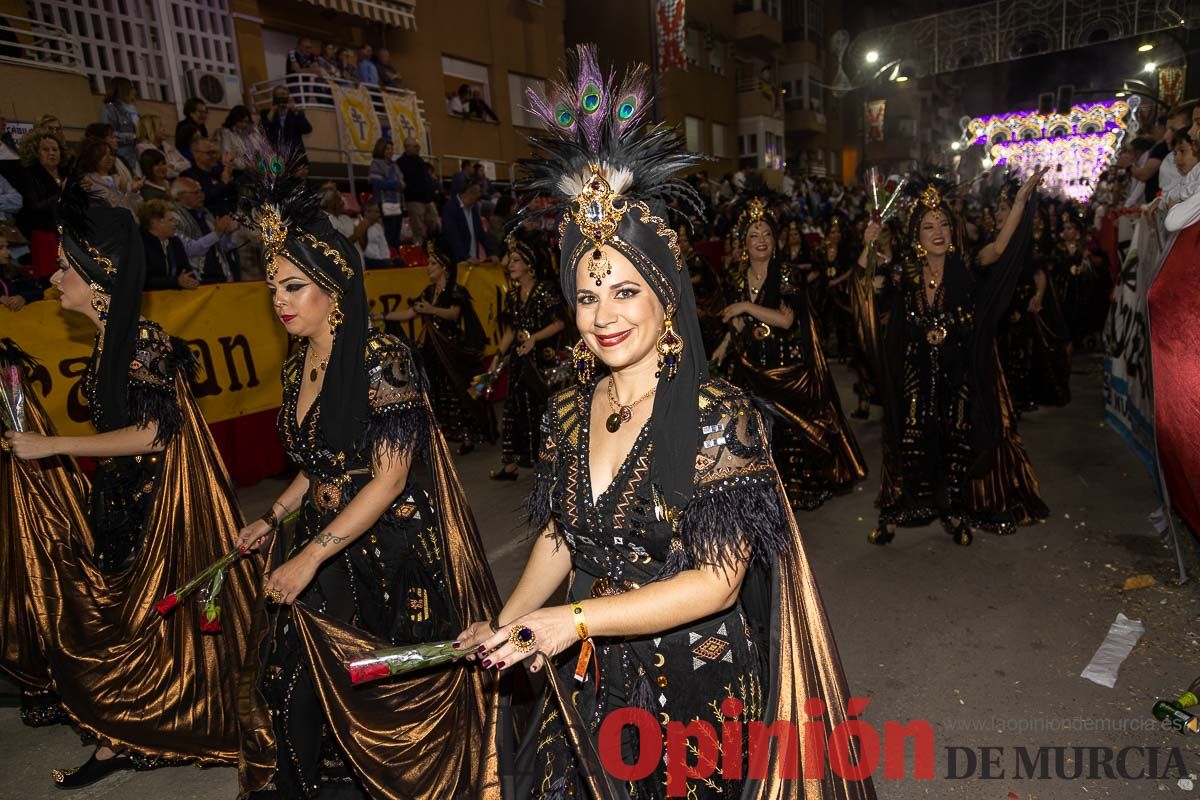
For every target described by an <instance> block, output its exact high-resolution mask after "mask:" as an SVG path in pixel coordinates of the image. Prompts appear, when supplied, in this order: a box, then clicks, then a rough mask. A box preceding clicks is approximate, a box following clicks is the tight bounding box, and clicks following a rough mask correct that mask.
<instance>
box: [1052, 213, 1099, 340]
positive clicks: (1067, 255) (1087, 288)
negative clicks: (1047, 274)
mask: <svg viewBox="0 0 1200 800" xmlns="http://www.w3.org/2000/svg"><path fill="white" fill-rule="evenodd" d="M1087 231H1088V225H1087V220H1086V218H1085V217H1084V216H1083V214H1082V213H1081V212H1080V211H1076V210H1068V211H1064V212H1063V215H1062V232H1061V233H1060V234H1059V241H1058V244H1057V246H1056V247H1055V248H1054V251H1053V253H1052V254H1051V256H1050V271H1051V275H1052V278H1051V281H1052V283H1053V284H1054V287H1055V289H1056V290H1057V292H1058V296H1059V299H1060V300H1061V301H1062V303H1061V305H1062V309H1063V317H1064V318H1065V320H1066V324H1067V330H1068V331H1069V332H1070V335H1071V341H1072V342H1073V343H1074V344H1075V346H1076V347H1080V346H1084V345H1086V344H1087V343H1088V342H1089V341H1091V342H1094V341H1095V337H1096V335H1097V334H1098V333H1099V332H1100V331H1101V330H1102V329H1103V328H1104V320H1105V318H1106V317H1107V316H1108V306H1109V300H1108V298H1109V292H1110V291H1111V290H1112V279H1111V276H1110V275H1109V272H1108V270H1106V269H1104V268H1103V263H1104V262H1103V260H1102V257H1101V256H1099V255H1098V254H1097V253H1096V252H1095V251H1094V250H1093V244H1092V242H1090V241H1088V238H1087Z"/></svg>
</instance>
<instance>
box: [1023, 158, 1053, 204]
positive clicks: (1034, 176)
mask: <svg viewBox="0 0 1200 800" xmlns="http://www.w3.org/2000/svg"><path fill="white" fill-rule="evenodd" d="M1049 171H1050V168H1049V167H1038V168H1037V169H1035V170H1034V171H1033V172H1032V173H1031V174H1030V175H1029V177H1028V178H1026V179H1025V183H1023V184H1021V188H1020V189H1018V190H1017V197H1016V200H1015V202H1017V203H1024V202H1026V201H1028V200H1029V198H1030V197H1031V196H1032V195H1033V191H1034V189H1036V188H1037V187H1038V184H1039V183H1041V182H1042V176H1043V175H1045V174H1046V173H1047V172H1049Z"/></svg>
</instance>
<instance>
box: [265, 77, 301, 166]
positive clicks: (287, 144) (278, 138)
mask: <svg viewBox="0 0 1200 800" xmlns="http://www.w3.org/2000/svg"><path fill="white" fill-rule="evenodd" d="M261 114H262V127H263V132H264V133H266V135H267V140H268V141H269V142H271V144H273V145H274V146H275V148H276V149H277V150H279V151H280V152H282V153H289V154H292V155H293V156H296V155H304V153H305V149H304V137H305V136H307V135H308V134H310V133H312V129H313V128H312V123H311V122H309V121H308V117H306V116H305V115H304V109H302V108H299V107H298V106H297V105H296V98H294V97H292V95H291V93H290V92H288V90H287V87H286V86H276V87H275V88H274V89H273V90H272V91H271V109H270V110H269V111H268V110H267V109H263V110H262V112H261Z"/></svg>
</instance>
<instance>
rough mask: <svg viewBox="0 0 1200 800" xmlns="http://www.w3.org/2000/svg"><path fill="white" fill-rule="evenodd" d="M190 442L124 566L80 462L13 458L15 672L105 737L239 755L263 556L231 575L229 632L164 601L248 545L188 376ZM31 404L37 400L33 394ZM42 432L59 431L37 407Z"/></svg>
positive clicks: (173, 461) (195, 757)
mask: <svg viewBox="0 0 1200 800" xmlns="http://www.w3.org/2000/svg"><path fill="white" fill-rule="evenodd" d="M175 394H176V398H177V400H178V402H179V406H180V409H181V411H182V415H183V425H182V427H181V428H180V431H179V434H178V435H177V436H175V437H173V438H172V440H171V442H170V443H169V444H168V445H167V448H166V450H165V451H163V453H162V454H161V457H162V458H163V460H164V464H163V470H162V475H161V476H160V478H159V485H158V491H157V494H156V496H155V499H154V502H153V505H152V506H151V509H150V513H149V515H148V517H147V520H146V527H145V532H144V534H143V538H142V544H141V548H140V550H139V551H138V553H137V555H136V556H135V557H134V559H133V561H132V563H131V564H130V565H129V566H128V567H127V568H126V569H124V570H123V571H121V572H119V573H117V574H113V575H104V574H102V573H101V572H100V571H99V570H98V569H97V568H96V566H95V565H94V563H93V560H92V538H91V533H90V532H89V530H88V526H87V522H86V519H87V516H86V514H85V512H84V510H83V498H84V490H85V488H86V483H85V482H84V481H83V480H82V479H81V478H80V477H78V475H77V474H76V473H75V465H74V462H73V461H71V460H70V459H62V458H60V459H50V460H44V461H40V462H34V463H26V462H22V461H19V460H17V459H15V458H12V457H11V456H10V455H4V456H2V457H0V463H2V464H3V468H2V469H0V472H2V476H0V477H2V478H3V481H4V487H3V495H4V497H3V499H2V500H0V514H3V516H2V517H0V525H2V526H3V535H4V536H5V541H4V545H3V548H2V555H0V558H2V559H3V562H2V568H3V571H2V572H0V575H2V576H3V579H4V583H3V588H2V589H0V598H2V600H0V602H2V604H3V618H2V622H3V625H4V629H3V634H2V635H3V640H2V643H3V647H2V649H0V654H2V656H3V666H4V668H5V670H6V671H8V672H10V673H11V674H13V675H14V676H15V677H17V678H18V679H19V680H21V681H23V682H25V683H28V684H31V685H33V686H35V687H42V688H50V689H53V690H54V691H55V692H57V693H58V695H59V696H60V697H61V699H62V705H63V707H64V709H65V711H66V712H67V714H68V715H69V716H70V718H71V721H72V723H73V724H74V725H75V726H76V727H77V728H79V729H80V730H81V731H83V732H84V733H85V734H89V735H91V736H94V737H95V738H96V739H97V740H98V741H99V742H101V743H103V744H105V745H108V746H110V747H114V748H121V749H125V750H127V751H130V752H132V753H136V754H138V755H141V756H143V757H147V758H151V759H166V760H192V761H198V762H200V763H206V764H207V763H212V764H216V763H230V762H234V761H236V759H237V753H238V739H237V715H236V701H237V680H238V674H239V672H240V671H241V666H242V662H243V657H244V655H245V652H246V650H245V646H246V642H247V640H248V638H249V634H250V608H249V601H250V598H252V597H254V596H255V594H256V592H257V590H258V586H259V585H260V584H261V576H260V574H259V570H258V568H257V567H256V566H255V564H254V563H253V562H252V561H250V560H245V561H242V562H240V563H238V564H236V565H235V566H234V567H233V568H231V569H230V571H229V573H228V575H227V577H226V585H225V588H224V589H223V590H222V594H221V603H220V605H221V628H222V630H221V633H220V634H219V635H206V634H202V633H201V632H200V630H199V607H198V606H197V605H196V603H195V601H189V602H185V603H184V604H183V605H181V606H180V607H179V608H178V609H176V610H175V611H174V612H173V613H172V614H171V615H170V616H168V617H165V618H164V617H162V616H160V615H159V614H158V612H157V611H155V609H154V604H155V603H156V602H157V601H158V600H160V599H161V598H163V597H165V596H166V595H167V594H169V593H170V592H171V591H172V590H173V589H175V588H176V587H177V586H179V585H180V584H182V583H184V582H185V581H187V580H188V579H189V578H191V577H192V576H193V575H195V574H196V573H198V572H200V571H201V570H202V569H203V568H204V567H206V566H208V565H209V564H211V563H212V562H213V561H216V560H217V559H218V558H219V557H220V556H222V555H224V554H225V553H226V552H228V551H229V550H230V549H232V548H233V547H235V546H236V544H235V537H236V535H237V532H238V530H239V529H240V528H241V526H242V517H241V514H240V512H239V511H238V509H237V507H236V506H235V505H234V498H235V494H234V490H233V486H232V484H231V483H230V480H229V476H228V474H227V473H226V471H225V467H224V465H223V464H222V463H221V459H220V456H219V454H218V453H217V450H216V446H215V445H214V443H213V440H212V436H211V434H210V433H209V431H208V427H207V426H206V425H205V422H204V418H203V417H202V416H201V415H200V411H199V409H198V408H197V407H196V403H195V400H194V399H193V398H192V394H191V391H190V389H189V388H188V386H187V381H186V378H184V376H183V375H182V374H180V375H177V376H176V378H175ZM26 396H27V398H28V399H30V400H32V398H33V392H32V390H31V389H27V391H26ZM28 418H29V423H30V430H36V431H38V432H42V433H47V434H51V435H53V433H54V430H53V427H52V426H51V424H50V422H49V420H48V419H47V418H46V416H45V412H44V411H43V410H42V409H41V408H40V407H39V406H37V405H36V403H30V405H29V414H28Z"/></svg>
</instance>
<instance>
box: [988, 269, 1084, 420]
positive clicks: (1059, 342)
mask: <svg viewBox="0 0 1200 800" xmlns="http://www.w3.org/2000/svg"><path fill="white" fill-rule="evenodd" d="M1041 263H1042V262H1041V261H1040V260H1038V261H1035V262H1033V263H1031V264H1030V265H1029V267H1027V268H1026V269H1025V270H1024V271H1023V272H1022V274H1021V277H1020V279H1019V281H1018V282H1017V288H1016V291H1014V292H1013V297H1012V302H1011V303H1009V307H1008V313H1007V315H1006V316H1005V318H1004V319H1003V320H1002V321H1001V323H1000V333H999V341H998V344H999V347H1000V359H1001V363H1002V364H1003V366H1004V377H1005V379H1006V381H1007V382H1008V386H1009V390H1010V391H1011V392H1012V398H1013V403H1014V404H1015V405H1016V407H1017V410H1018V411H1024V410H1029V409H1033V408H1036V407H1037V406H1039V405H1045V406H1064V405H1066V404H1067V403H1069V402H1070V401H1071V382H1070V381H1071V352H1070V348H1071V338H1070V334H1069V333H1068V330H1067V325H1066V322H1065V321H1064V319H1063V313H1062V309H1061V308H1060V306H1059V303H1058V294H1057V291H1056V290H1055V286H1054V283H1053V282H1052V281H1051V278H1050V275H1049V273H1048V271H1043V274H1044V275H1045V280H1046V282H1047V285H1046V290H1045V292H1044V293H1043V294H1042V307H1041V310H1039V311H1030V310H1029V302H1030V301H1031V300H1032V299H1033V297H1034V296H1035V295H1036V294H1037V285H1036V283H1035V282H1034V274H1035V273H1036V272H1037V271H1038V269H1039V268H1040V266H1041Z"/></svg>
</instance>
